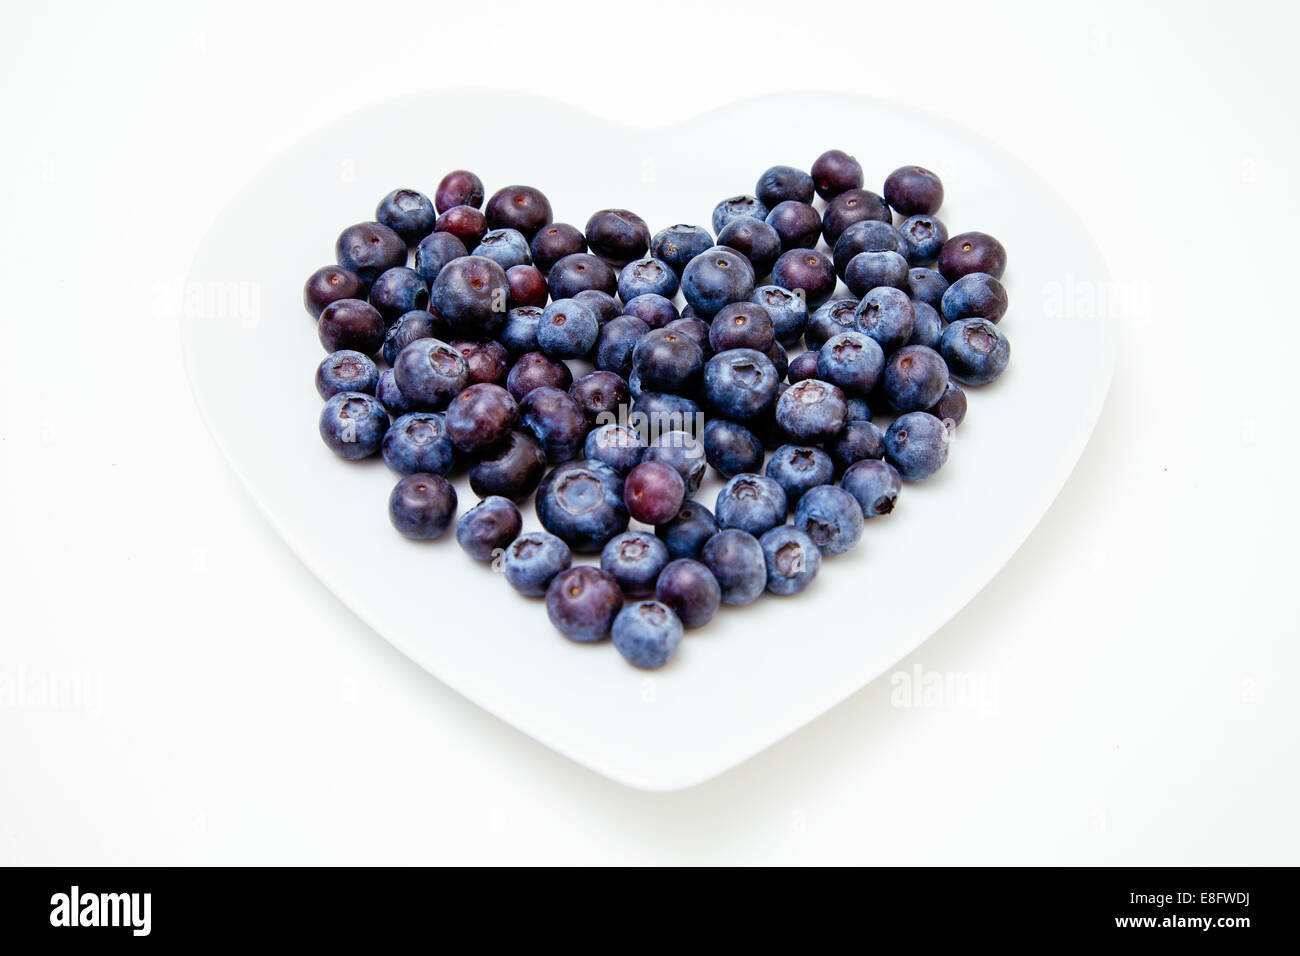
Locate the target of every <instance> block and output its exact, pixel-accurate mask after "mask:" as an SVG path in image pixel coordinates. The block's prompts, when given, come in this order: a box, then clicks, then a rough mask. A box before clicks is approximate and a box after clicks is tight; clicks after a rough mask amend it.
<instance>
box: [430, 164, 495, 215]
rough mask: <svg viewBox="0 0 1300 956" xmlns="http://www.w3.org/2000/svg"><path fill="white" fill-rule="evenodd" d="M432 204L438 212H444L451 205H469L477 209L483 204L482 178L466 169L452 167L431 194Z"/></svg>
mask: <svg viewBox="0 0 1300 956" xmlns="http://www.w3.org/2000/svg"><path fill="white" fill-rule="evenodd" d="M433 204H434V205H435V206H436V207H437V209H438V212H440V213H441V212H446V211H447V210H448V209H451V208H452V207H453V206H469V207H470V208H471V209H477V208H478V207H479V206H481V205H483V180H481V179H479V178H478V177H477V176H475V175H474V174H473V173H471V172H470V171H469V170H468V169H453V170H452V171H451V172H449V173H448V174H447V175H446V176H443V177H442V182H440V183H438V189H437V191H435V192H434V194H433Z"/></svg>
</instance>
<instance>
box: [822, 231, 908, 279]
mask: <svg viewBox="0 0 1300 956" xmlns="http://www.w3.org/2000/svg"><path fill="white" fill-rule="evenodd" d="M834 250H835V251H834V252H833V253H832V258H833V259H834V260H835V272H836V273H837V274H838V275H839V276H840V277H841V278H843V277H844V273H845V270H847V269H848V267H849V263H850V262H852V261H853V257H854V256H856V255H857V254H858V253H860V252H897V253H899V254H900V255H902V254H904V252H905V250H906V245H905V244H904V242H903V237H902V236H900V235H899V234H898V230H897V229H895V228H894V227H893V226H892V225H891V224H890V223H887V222H881V221H880V220H878V219H864V220H862V221H861V222H855V223H854V224H853V225H851V226H849V228H847V229H845V230H844V231H843V232H842V233H840V237H839V238H838V239H836V240H835V247H834Z"/></svg>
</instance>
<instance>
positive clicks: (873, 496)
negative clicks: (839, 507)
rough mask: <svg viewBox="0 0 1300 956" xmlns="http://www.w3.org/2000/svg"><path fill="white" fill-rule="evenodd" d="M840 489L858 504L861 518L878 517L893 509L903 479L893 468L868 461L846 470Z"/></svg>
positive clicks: (871, 459)
mask: <svg viewBox="0 0 1300 956" xmlns="http://www.w3.org/2000/svg"><path fill="white" fill-rule="evenodd" d="M840 487H842V488H843V489H844V490H845V491H847V492H848V493H849V494H851V495H852V496H853V498H854V500H856V501H857V503H858V507H860V508H861V509H862V516H863V517H864V518H878V517H880V516H881V515H887V514H889V513H890V512H891V511H893V510H894V502H896V501H897V500H898V493H899V492H900V491H901V490H902V488H903V479H902V478H901V477H900V476H899V474H898V470H897V469H896V468H895V467H894V466H893V465H891V464H888V463H887V462H883V461H878V460H877V459H875V458H868V459H865V460H863V461H859V462H857V463H855V464H852V465H850V466H849V467H848V470H847V471H845V472H844V477H843V478H841V479H840Z"/></svg>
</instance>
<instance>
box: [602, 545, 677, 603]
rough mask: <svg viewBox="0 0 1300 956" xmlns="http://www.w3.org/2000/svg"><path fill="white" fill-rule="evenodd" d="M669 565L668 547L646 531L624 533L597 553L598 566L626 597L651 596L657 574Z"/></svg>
mask: <svg viewBox="0 0 1300 956" xmlns="http://www.w3.org/2000/svg"><path fill="white" fill-rule="evenodd" d="M667 564H668V548H667V546H666V545H665V544H664V543H663V542H662V541H660V540H659V539H658V538H656V537H655V536H654V535H652V534H649V533H647V532H645V531H624V532H623V533H622V534H619V535H615V536H614V537H612V538H610V539H609V541H608V542H607V543H606V545H605V547H604V548H602V549H601V552H600V567H601V570H603V571H604V572H605V573H606V574H608V575H610V576H611V577H612V578H613V579H614V580H615V581H617V582H618V586H619V587H620V588H622V589H623V593H624V594H626V595H628V596H629V597H646V596H647V595H650V594H653V593H654V589H655V581H656V580H657V579H658V578H659V572H660V571H662V570H663V569H664V567H665V566H666V565H667Z"/></svg>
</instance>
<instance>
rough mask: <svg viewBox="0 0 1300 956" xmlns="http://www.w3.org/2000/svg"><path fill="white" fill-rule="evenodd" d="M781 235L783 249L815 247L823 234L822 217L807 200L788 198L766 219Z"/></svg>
mask: <svg viewBox="0 0 1300 956" xmlns="http://www.w3.org/2000/svg"><path fill="white" fill-rule="evenodd" d="M765 221H766V222H767V224H768V225H769V226H771V227H772V228H773V229H775V230H776V234H777V235H778V236H780V237H781V249H782V251H786V250H789V249H812V248H815V247H816V245H817V243H818V241H819V240H820V239H821V235H822V217H821V215H820V214H819V213H818V212H817V210H816V209H814V208H813V207H812V206H810V205H809V204H808V203H806V202H796V201H794V200H790V199H787V200H785V201H784V202H780V203H778V204H777V205H776V206H775V207H774V208H773V209H772V211H771V212H769V213H768V214H767V219H766V220H765Z"/></svg>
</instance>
